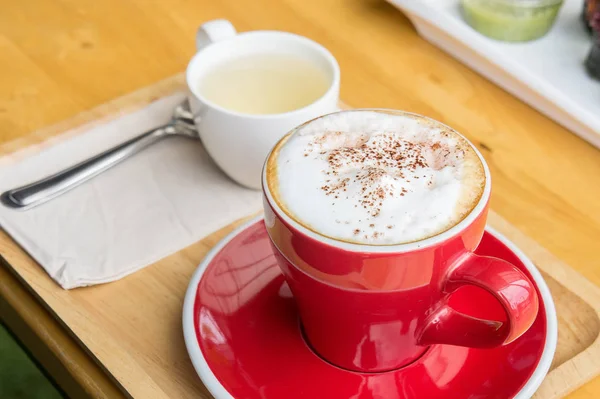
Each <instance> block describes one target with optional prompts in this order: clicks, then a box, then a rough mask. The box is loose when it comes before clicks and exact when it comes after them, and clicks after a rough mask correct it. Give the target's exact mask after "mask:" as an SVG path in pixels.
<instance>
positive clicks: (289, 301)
mask: <svg viewBox="0 0 600 399" xmlns="http://www.w3.org/2000/svg"><path fill="white" fill-rule="evenodd" d="M477 252H478V253H479V254H481V255H491V256H496V257H499V258H502V259H505V260H507V261H509V262H511V263H513V264H514V265H516V266H517V267H519V268H520V269H521V270H523V271H525V273H526V274H528V275H529V276H530V277H531V279H532V280H533V281H534V282H535V284H536V286H537V289H538V294H539V297H540V298H541V303H540V312H539V314H538V317H537V319H536V321H535V323H534V324H533V326H532V328H531V329H530V330H529V331H528V332H527V333H525V334H524V335H523V336H522V337H521V338H519V339H517V340H516V341H515V342H513V343H511V344H509V345H506V346H504V347H500V348H496V349H470V348H463V347H455V346H446V345H437V346H432V347H431V348H430V349H429V350H428V351H427V352H426V353H425V355H423V356H422V357H421V358H420V359H418V360H417V361H415V362H414V363H412V364H411V365H409V366H406V367H404V368H402V369H399V370H395V371H390V372H386V373H377V374H361V373H355V372H350V371H346V370H343V369H340V368H338V367H336V366H333V365H331V364H329V363H328V362H326V361H324V360H322V359H321V358H320V357H319V356H318V355H316V354H315V353H314V352H313V351H312V350H311V349H310V347H309V346H308V345H307V344H306V342H305V340H304V338H303V336H302V332H301V328H300V322H299V318H298V313H297V310H296V306H295V304H294V299H293V297H292V295H291V292H290V290H289V288H288V286H287V284H286V283H285V280H284V278H283V275H282V274H281V272H280V271H279V268H278V266H277V264H276V262H275V259H274V257H273V253H272V251H271V247H270V245H269V238H268V236H267V232H266V230H265V227H264V223H263V221H262V219H259V220H254V221H252V222H250V223H248V224H247V225H245V226H243V227H241V228H240V229H238V230H237V231H235V232H234V233H232V234H231V235H229V236H228V237H227V238H225V239H224V240H223V241H222V242H221V243H220V244H219V245H217V247H215V249H214V250H213V251H212V252H211V253H210V254H208V256H207V257H206V259H205V260H204V261H203V263H202V264H201V265H200V266H199V268H198V270H197V271H196V273H195V274H194V277H193V278H192V281H191V283H190V286H189V288H188V292H187V294H186V298H185V304H184V312H183V327H184V335H185V341H186V345H187V348H188V352H189V354H190V358H191V359H192V362H193V364H194V367H195V368H196V371H197V372H198V374H199V375H200V377H201V379H202V381H203V382H204V384H205V385H206V386H207V388H208V389H209V390H210V392H211V393H212V394H213V395H214V396H215V397H216V398H217V399H222V398H236V399H246V398H248V399H250V398H261V399H270V398H274V399H294V398H310V399H312V398H315V399H318V398H324V399H338V398H339V399H347V398H352V399H375V398H383V399H417V398H418V399H427V398H444V399H459V398H460V399H463V398H486V399H490V398H498V399H500V398H501V399H506V398H518V399H523V398H529V397H531V395H533V393H534V392H535V390H536V389H537V388H538V386H539V385H540V384H541V382H542V380H543V378H544V376H545V375H546V373H547V372H548V369H549V367H550V363H551V361H552V357H553V355H554V350H555V347H556V338H557V321H556V314H555V310H554V304H553V302H552V298H551V297H550V292H549V290H548V287H547V286H546V284H545V283H544V281H543V279H542V277H541V275H540V274H539V272H538V271H537V269H535V267H534V266H533V264H532V263H531V262H530V261H529V260H528V259H527V258H526V257H525V256H524V255H523V254H522V253H521V251H519V250H518V248H516V247H515V246H514V245H513V244H511V243H510V242H509V241H508V240H506V239H505V238H503V237H502V236H500V235H499V234H498V233H496V232H493V231H491V230H487V231H486V233H485V235H484V237H483V241H482V242H481V244H480V246H479V248H478V250H477ZM467 289H469V290H475V291H477V292H475V291H471V292H468V293H467V292H466V290H467ZM466 294H468V295H466ZM473 295H477V297H476V298H477V300H475V301H474V300H473ZM488 295H489V294H487V293H486V292H484V291H483V290H482V291H479V290H478V289H477V288H470V287H467V288H465V289H463V291H460V290H459V291H458V292H456V293H455V294H454V295H453V297H452V300H451V304H452V306H454V307H455V308H457V309H459V310H461V311H462V312H464V313H468V314H472V315H474V316H478V315H479V316H483V315H486V316H488V318H489V316H490V315H495V316H497V318H498V319H502V318H503V317H504V315H503V310H502V309H499V306H498V305H497V302H495V301H494V300H493V299H491V298H490V297H488ZM467 297H468V298H469V300H468V301H467V300H465V298H467Z"/></svg>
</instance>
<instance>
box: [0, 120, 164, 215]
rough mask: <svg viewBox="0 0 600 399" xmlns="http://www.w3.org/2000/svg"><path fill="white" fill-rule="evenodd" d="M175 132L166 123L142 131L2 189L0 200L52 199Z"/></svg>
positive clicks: (22, 205)
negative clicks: (30, 180)
mask: <svg viewBox="0 0 600 399" xmlns="http://www.w3.org/2000/svg"><path fill="white" fill-rule="evenodd" d="M174 133H175V126H174V125H173V124H168V125H165V126H161V127H159V128H156V129H154V130H150V131H148V132H146V133H143V134H141V135H139V136H137V137H134V138H133V139H131V140H129V141H126V142H125V143H123V144H119V145H118V146H116V147H113V148H111V149H109V150H106V151H104V152H103V153H101V154H98V155H96V156H94V157H93V158H90V159H88V160H85V161H83V162H80V163H78V164H76V165H73V166H71V167H70V168H68V169H65V170H63V171H61V172H58V173H55V174H53V175H51V176H48V177H46V178H44V179H42V180H38V181H36V182H33V183H30V184H28V185H26V186H22V187H18V188H15V189H12V190H9V191H6V192H4V193H3V194H2V195H1V196H0V201H1V202H2V203H3V204H4V205H6V206H8V207H10V208H16V209H27V208H31V207H34V206H37V205H39V204H41V203H43V202H46V201H48V200H50V199H52V198H55V197H57V196H59V195H61V194H63V193H65V192H67V191H69V190H71V189H72V188H74V187H76V186H78V185H79V184H81V183H83V182H85V181H87V180H89V179H91V178H92V177H95V176H97V175H99V174H100V173H102V172H104V171H105V170H107V169H110V168H111V167H113V166H115V165H117V164H118V163H120V162H121V161H124V160H125V159H127V158H129V157H131V156H132V155H134V154H136V153H138V152H139V151H141V150H143V149H144V148H146V147H148V146H150V145H152V144H154V143H156V142H157V141H159V140H161V139H162V138H164V137H167V136H169V135H171V134H174Z"/></svg>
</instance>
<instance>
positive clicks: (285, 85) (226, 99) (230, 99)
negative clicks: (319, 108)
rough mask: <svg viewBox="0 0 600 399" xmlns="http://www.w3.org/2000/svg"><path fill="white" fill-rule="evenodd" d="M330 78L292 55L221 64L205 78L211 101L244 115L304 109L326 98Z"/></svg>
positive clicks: (206, 93) (206, 94) (203, 84)
mask: <svg viewBox="0 0 600 399" xmlns="http://www.w3.org/2000/svg"><path fill="white" fill-rule="evenodd" d="M329 86H330V78H329V76H328V75H327V74H326V73H325V71H323V70H322V69H321V68H319V66H318V65H315V64H314V63H313V62H311V61H309V60H306V59H304V58H300V57H296V56H293V55H283V54H254V55H250V56H245V57H240V58H237V59H235V60H233V61H230V62H228V63H226V64H222V65H220V66H218V67H217V68H214V69H213V70H212V71H210V72H208V73H207V74H206V75H204V76H203V77H202V79H201V80H200V82H199V91H200V94H201V95H202V96H204V98H206V99H207V100H208V101H210V102H212V103H215V104H217V105H220V106H221V107H223V108H227V109H229V110H231V111H236V112H240V113H245V114H279V113H283V112H289V111H293V110H296V109H299V108H303V107H305V106H307V105H309V104H311V103H313V102H314V101H316V100H317V99H319V98H320V97H321V96H323V95H324V94H325V92H326V91H327V89H328V88H329Z"/></svg>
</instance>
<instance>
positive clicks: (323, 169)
mask: <svg viewBox="0 0 600 399" xmlns="http://www.w3.org/2000/svg"><path fill="white" fill-rule="evenodd" d="M266 168H267V184H268V186H269V190H270V192H271V194H272V195H273V197H274V200H275V201H276V202H277V204H278V205H279V207H280V208H281V209H282V210H283V211H284V212H285V213H286V214H287V215H288V216H289V217H291V218H292V219H294V220H295V221H296V222H298V223H299V224H301V225H303V226H305V227H306V228H308V229H310V230H312V231H314V232H316V233H318V234H321V235H324V236H327V237H330V238H333V239H337V240H341V241H347V242H354V243H359V244H370V245H392V244H402V243H408V242H414V241H419V240H423V239H426V238H429V237H432V236H435V235H438V234H440V233H443V232H444V231H446V230H448V229H450V228H451V227H453V226H455V225H456V224H458V223H459V222H460V221H461V220H463V219H464V218H465V217H466V216H467V215H468V214H469V213H470V212H471V211H472V210H473V208H474V207H475V206H476V205H477V203H478V202H479V200H480V198H481V196H482V195H483V191H484V187H485V170H484V166H483V164H482V162H481V160H480V159H479V156H478V154H477V153H476V151H475V149H474V148H473V147H472V146H471V144H470V143H469V142H468V141H467V140H466V139H465V138H463V137H462V136H461V135H459V134H458V133H457V132H455V131H454V130H452V129H451V128H449V127H447V126H445V125H443V124H441V123H439V122H436V121H434V120H432V119H429V118H426V117H422V116H418V115H414V114H408V113H401V112H391V111H384V110H355V111H344V112H338V113H334V114H330V115H326V116H324V117H321V118H318V119H315V120H313V121H310V122H307V123H306V124H304V125H302V126H300V127H299V128H297V129H296V130H295V131H294V132H293V133H292V134H291V135H289V136H287V137H286V138H284V139H283V140H282V141H281V142H280V143H278V144H277V146H276V147H275V148H274V150H273V151H272V153H271V155H270V157H269V159H268V161H267V165H266Z"/></svg>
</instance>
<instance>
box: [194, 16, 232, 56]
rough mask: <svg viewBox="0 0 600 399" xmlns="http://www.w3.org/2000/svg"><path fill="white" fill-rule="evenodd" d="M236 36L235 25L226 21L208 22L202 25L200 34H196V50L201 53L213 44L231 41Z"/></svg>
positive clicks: (199, 30)
mask: <svg viewBox="0 0 600 399" xmlns="http://www.w3.org/2000/svg"><path fill="white" fill-rule="evenodd" d="M236 34H237V32H236V30H235V28H234V27H233V25H232V24H231V22H229V21H227V20H226V19H215V20H213V21H208V22H206V23H204V24H202V25H200V27H199V28H198V32H196V49H197V50H198V51H200V50H202V49H203V48H204V47H206V46H208V45H209V44H211V43H215V42H218V41H220V40H223V39H230V38H232V37H234V36H235V35H236Z"/></svg>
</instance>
